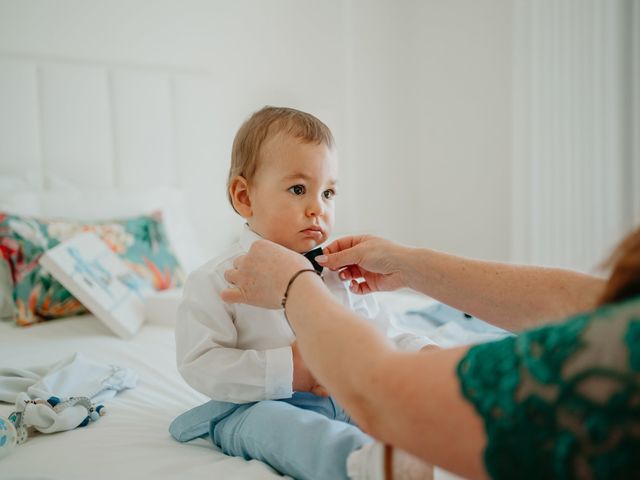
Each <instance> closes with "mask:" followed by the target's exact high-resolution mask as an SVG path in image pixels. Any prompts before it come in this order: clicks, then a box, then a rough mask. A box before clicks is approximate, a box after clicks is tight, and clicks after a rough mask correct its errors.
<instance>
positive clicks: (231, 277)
mask: <svg viewBox="0 0 640 480" xmlns="http://www.w3.org/2000/svg"><path fill="white" fill-rule="evenodd" d="M239 275H240V272H238V270H237V269H236V268H232V269H229V270H225V272H224V279H225V280H226V281H227V282H229V283H230V284H232V285H235V284H236V283H237V281H238V276H239Z"/></svg>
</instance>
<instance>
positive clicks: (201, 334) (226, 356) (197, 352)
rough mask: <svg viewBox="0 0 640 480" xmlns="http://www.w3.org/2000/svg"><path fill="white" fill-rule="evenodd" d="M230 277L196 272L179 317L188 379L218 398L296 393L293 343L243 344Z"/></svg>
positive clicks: (179, 355) (180, 357) (181, 360)
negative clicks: (229, 300)
mask: <svg viewBox="0 0 640 480" xmlns="http://www.w3.org/2000/svg"><path fill="white" fill-rule="evenodd" d="M224 288H226V282H225V281H224V279H223V278H222V277H221V276H220V274H219V273H218V272H217V271H215V270H213V269H210V268H209V269H207V268H204V267H203V268H201V269H200V270H196V271H195V272H194V273H192V274H191V275H190V276H189V278H188V279H187V282H186V284H185V287H184V297H183V300H182V302H181V303H180V306H179V307H178V318H177V321H176V360H177V364H178V370H179V371H180V373H181V375H182V376H183V378H184V379H185V381H186V382H187V383H188V384H189V385H190V386H192V387H193V388H194V389H196V390H197V391H199V392H201V393H203V394H204V395H206V396H208V397H209V398H212V399H214V400H219V401H224V402H233V403H246V402H255V401H259V400H268V399H279V398H289V397H291V396H292V395H293V391H292V383H293V359H292V353H291V347H290V346H286V347H281V348H272V349H265V350H252V349H249V350H247V349H239V348H236V346H237V337H238V334H237V330H236V328H235V325H234V307H233V305H227V304H225V303H224V302H223V301H222V300H221V299H220V292H221V291H222V290H223V289H224Z"/></svg>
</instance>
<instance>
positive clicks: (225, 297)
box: [220, 288, 245, 303]
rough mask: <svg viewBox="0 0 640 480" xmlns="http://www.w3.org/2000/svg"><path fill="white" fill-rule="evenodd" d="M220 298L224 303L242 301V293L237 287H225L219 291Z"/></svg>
mask: <svg viewBox="0 0 640 480" xmlns="http://www.w3.org/2000/svg"><path fill="white" fill-rule="evenodd" d="M220 298H222V301H223V302H225V303H244V302H243V300H244V299H245V297H244V293H243V292H242V290H240V289H239V288H227V289H225V290H222V292H220Z"/></svg>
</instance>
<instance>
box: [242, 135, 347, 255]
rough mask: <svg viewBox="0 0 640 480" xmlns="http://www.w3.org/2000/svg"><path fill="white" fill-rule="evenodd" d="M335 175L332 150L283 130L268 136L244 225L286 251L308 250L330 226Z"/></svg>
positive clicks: (251, 188)
mask: <svg viewBox="0 0 640 480" xmlns="http://www.w3.org/2000/svg"><path fill="white" fill-rule="evenodd" d="M337 175H338V159H337V156H336V153H335V152H334V151H333V150H332V149H330V148H328V147H327V146H326V145H315V144H308V143H301V142H300V141H299V140H298V139H296V138H293V137H291V136H289V135H286V134H279V135H276V136H275V137H274V138H271V139H269V140H268V141H266V142H265V143H264V145H263V148H262V152H261V155H260V161H259V164H258V168H257V170H256V173H255V176H254V178H253V181H252V182H251V184H250V186H249V197H250V199H251V216H250V217H249V218H247V221H248V223H249V226H250V227H251V229H252V230H253V231H254V232H256V233H257V234H259V235H260V236H262V237H263V238H266V239H268V240H271V241H273V242H276V243H279V244H280V245H283V246H285V247H287V248H290V249H291V250H295V251H297V252H301V253H303V252H307V251H309V250H312V249H313V248H315V247H316V246H318V245H320V244H321V243H323V242H324V241H325V240H326V239H327V238H328V237H329V235H330V234H331V230H332V229H333V221H334V201H335V200H334V196H335V193H336V181H337Z"/></svg>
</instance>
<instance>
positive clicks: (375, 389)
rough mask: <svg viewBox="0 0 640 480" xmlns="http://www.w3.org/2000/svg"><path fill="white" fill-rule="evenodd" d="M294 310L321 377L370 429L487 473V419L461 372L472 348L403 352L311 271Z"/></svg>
mask: <svg viewBox="0 0 640 480" xmlns="http://www.w3.org/2000/svg"><path fill="white" fill-rule="evenodd" d="M286 313H287V317H288V318H289V321H290V322H291V324H292V326H293V329H294V331H295V332H296V336H297V339H298V343H299V345H300V349H301V351H302V352H304V358H305V361H306V362H307V364H308V365H309V367H310V368H311V369H312V371H313V372H314V374H315V376H316V378H317V379H318V381H319V382H320V383H321V384H322V385H324V386H325V387H326V388H327V390H329V391H330V392H331V394H332V396H334V397H335V398H336V399H337V400H338V402H339V403H340V404H341V405H342V406H343V407H344V408H345V409H346V410H347V411H348V412H349V413H350V414H351V415H352V417H353V418H354V419H355V420H356V422H357V423H358V425H360V427H361V428H362V429H363V430H364V431H366V432H367V433H369V434H370V435H372V436H374V437H376V438H378V439H380V440H382V441H383V442H385V443H388V444H390V445H393V446H394V447H398V448H401V449H403V450H406V451H408V452H410V453H412V454H414V455H416V456H419V457H420V458H423V459H424V460H426V461H428V462H430V463H432V464H434V465H438V466H441V467H443V468H445V469H447V470H449V471H451V472H454V473H457V474H459V475H463V476H465V477H468V478H479V477H483V476H485V473H484V467H483V463H482V450H483V448H484V444H485V438H484V430H483V426H482V422H481V420H480V418H479V417H478V415H477V414H476V412H475V410H474V408H473V406H472V405H471V404H470V403H468V402H467V401H466V400H465V399H464V398H463V397H462V395H461V393H460V385H459V382H458V379H457V377H456V373H455V368H456V366H457V364H458V362H459V360H460V359H461V357H462V355H463V354H464V353H465V352H466V350H467V349H466V348H458V349H449V350H440V351H431V352H420V353H402V352H397V351H395V349H393V348H391V345H390V343H389V342H388V340H387V339H386V338H385V337H383V336H382V335H381V334H379V332H377V331H376V330H374V329H372V328H371V327H370V326H368V325H367V324H366V322H365V321H363V320H362V319H361V318H360V317H358V316H357V315H355V314H354V313H352V312H349V311H347V310H345V309H344V308H343V307H342V305H340V304H339V303H337V302H336V301H335V300H334V298H333V297H332V296H331V294H330V293H329V292H328V291H327V290H326V289H325V288H323V285H322V282H321V280H320V279H319V278H318V277H317V276H315V275H310V274H306V275H302V276H300V277H299V278H298V279H296V281H295V282H294V283H293V285H292V286H291V288H290V290H289V297H288V300H287V304H286ZM309 318H314V321H313V322H310V321H307V320H306V319H309ZM347 366H348V367H347Z"/></svg>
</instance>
